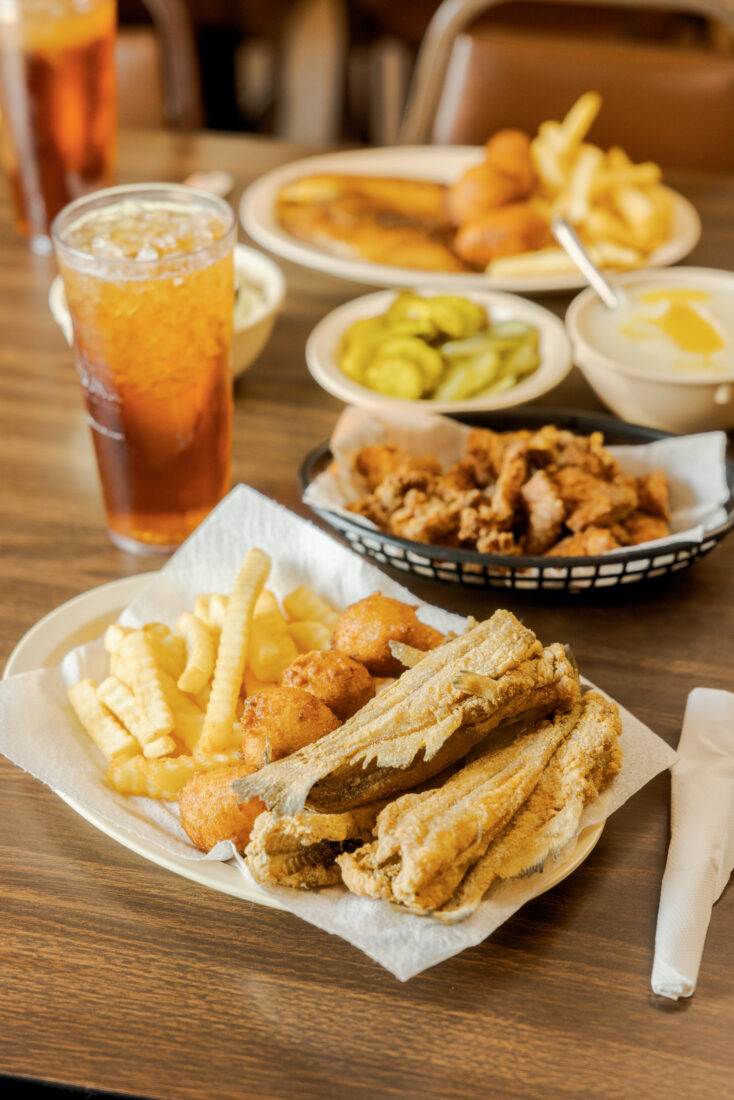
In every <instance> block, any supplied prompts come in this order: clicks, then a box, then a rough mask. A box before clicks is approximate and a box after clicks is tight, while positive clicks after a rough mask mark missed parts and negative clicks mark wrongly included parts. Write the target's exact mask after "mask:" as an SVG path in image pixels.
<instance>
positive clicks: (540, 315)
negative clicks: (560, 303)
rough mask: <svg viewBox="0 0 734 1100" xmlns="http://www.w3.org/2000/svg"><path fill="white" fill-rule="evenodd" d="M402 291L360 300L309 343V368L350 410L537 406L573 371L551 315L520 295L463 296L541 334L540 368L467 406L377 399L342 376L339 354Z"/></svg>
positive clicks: (420, 290)
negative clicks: (351, 331)
mask: <svg viewBox="0 0 734 1100" xmlns="http://www.w3.org/2000/svg"><path fill="white" fill-rule="evenodd" d="M399 293H400V291H398V290H380V291H378V292H377V293H375V294H365V295H364V296H363V297H361V298H354V299H353V300H352V301H351V302H347V303H346V304H345V305H343V306H339V308H338V309H335V310H333V311H332V312H331V313H329V314H327V315H326V317H324V318H323V320H322V321H320V322H319V323H318V325H317V326H316V328H315V329H314V330H313V331H312V333H311V335H310V336H309V338H308V341H307V343H306V363H307V364H308V369H309V370H310V371H311V374H312V375H313V377H314V378H315V379H316V381H317V382H318V383H319V385H320V386H322V387H323V388H324V389H325V390H327V391H328V392H329V393H330V394H332V395H333V396H334V397H338V398H339V399H340V400H341V401H345V402H346V403H347V404H348V405H359V406H360V407H361V408H368V409H374V410H376V411H380V412H399V413H405V412H413V411H414V410H415V411H419V412H426V413H459V412H489V411H492V410H494V409H509V408H512V407H513V406H515V405H522V404H524V403H525V402H526V401H532V400H533V398H535V397H540V395H541V394H543V393H547V392H548V390H552V389H553V387H554V386H557V385H558V383H559V382H561V381H562V380H563V379H564V378H565V377H566V375H567V374H568V372H569V370H570V369H571V345H570V343H569V340H568V336H567V335H566V330H565V328H564V326H563V322H562V321H560V320H559V319H558V318H557V317H556V316H555V315H554V314H553V313H550V312H549V310H547V309H544V308H543V307H542V306H538V305H536V304H535V303H534V302H528V301H527V300H526V299H525V298H519V297H517V296H516V295H515V294H503V293H501V292H500V291H498V290H484V291H480V290H464V289H463V288H462V290H461V291H460V294H461V296H462V297H464V298H470V299H471V300H472V301H473V302H477V303H478V304H479V305H481V306H484V308H485V309H486V311H487V313H488V315H489V317H490V319H491V321H493V322H494V321H509V320H514V321H525V322H527V323H528V324H530V325H534V327H535V328H536V329H537V330H538V335H539V338H540V366H539V367H538V369H537V370H536V371H534V372H533V374H531V375H529V376H528V377H527V378H524V379H523V380H522V381H521V382H518V384H517V385H516V386H513V388H512V389H511V390H507V391H506V392H505V393H499V394H494V395H491V396H489V397H472V398H468V399H467V400H465V401H433V400H431V399H430V398H417V399H416V400H407V399H405V398H402V397H388V396H387V395H386V394H384V393H375V391H374V390H370V389H368V388H367V387H366V386H360V384H359V383H358V382H354V381H352V379H351V378H348V377H347V376H346V374H344V373H343V371H342V370H341V368H340V366H339V364H338V362H337V352H338V348H339V343H340V341H341V338H342V335H343V333H344V331H345V330H346V329H347V328H349V326H350V325H351V324H352V322H353V321H360V320H362V319H363V318H366V317H376V316H378V314H381V313H384V312H385V311H386V310H387V309H388V307H389V306H390V305H391V304H392V303H393V301H394V300H395V298H396V297H397V295H398V294H399ZM413 293H414V294H420V295H422V296H423V297H432V296H435V295H436V294H442V293H447V294H453V293H454V291H442V290H441V289H440V288H439V287H435V286H434V287H416V288H415V289H414V291H413Z"/></svg>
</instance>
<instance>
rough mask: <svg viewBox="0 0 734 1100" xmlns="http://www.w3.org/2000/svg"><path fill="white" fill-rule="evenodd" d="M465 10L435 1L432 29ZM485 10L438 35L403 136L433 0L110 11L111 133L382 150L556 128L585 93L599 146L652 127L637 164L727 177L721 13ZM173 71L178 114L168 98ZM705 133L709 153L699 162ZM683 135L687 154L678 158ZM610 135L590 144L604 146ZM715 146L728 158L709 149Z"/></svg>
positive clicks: (144, 5)
mask: <svg viewBox="0 0 734 1100" xmlns="http://www.w3.org/2000/svg"><path fill="white" fill-rule="evenodd" d="M461 6H462V5H461V0H444V3H443V5H441V9H442V11H441V13H439V16H438V17H437V19H438V21H439V22H441V21H442V20H443V23H444V24H445V23H446V19H447V18H448V16H450V15H451V14H452V12H453V13H455V12H456V10H457V9H458V8H460V7H461ZM464 6H465V7H466V8H468V9H473V10H477V9H478V8H480V7H481V6H482V5H481V4H477V3H476V2H475V3H474V4H473V5H472V4H471V3H469V4H468V5H464ZM487 7H489V9H490V10H486V11H484V12H483V13H481V14H480V15H479V16H478V17H476V18H469V19H468V23H467V25H466V26H465V27H460V28H459V29H458V31H457V30H456V28H455V27H454V28H451V27H450V28H448V30H445V41H444V42H442V43H441V45H440V52H442V54H445V56H444V57H443V59H442V62H441V64H440V65H438V64H437V62H436V58H435V57H434V58H433V67H434V69H436V72H435V73H434V74H433V75H434V76H435V80H434V81H433V83H434V84H436V85H438V84H440V89H437V90H436V98H435V102H433V103H431V104H430V107H429V106H427V105H426V104H423V108H424V110H423V113H424V115H425V112H426V111H429V113H430V119H429V121H427V122H426V121H425V120H424V121H423V123H422V124H421V125H418V128H417V129H416V125H417V124H416V125H414V126H413V132H410V133H408V132H406V131H405V129H403V131H402V133H401V120H404V112H405V109H406V103H407V102H408V99H409V93H410V89H411V81H412V79H413V77H414V75H415V66H416V58H417V57H418V54H419V50H420V48H421V44H422V43H423V42H424V40H425V36H426V32H427V30H428V28H429V26H430V25H431V20H432V19H433V17H434V16H435V15H436V12H437V9H438V8H439V3H438V2H437V0H145V2H143V0H120V3H119V8H120V36H119V43H118V47H117V49H118V58H117V61H118V75H119V85H120V112H121V123H122V124H123V125H125V124H128V125H138V126H156V125H159V124H160V123H161V122H165V121H167V122H168V123H169V124H178V125H182V126H184V127H186V126H198V125H202V124H203V125H204V126H206V127H208V128H210V129H214V130H229V131H246V132H249V133H262V134H273V135H277V136H280V137H287V138H297V139H298V140H301V141H313V142H316V143H341V142H343V143H354V142H365V143H370V144H377V145H382V144H390V143H393V142H395V141H397V140H399V139H400V138H401V136H402V137H403V138H408V139H409V140H436V141H448V142H474V141H478V140H483V137H484V136H485V135H486V134H489V133H491V132H492V131H493V129H496V128H497V127H498V126H505V125H512V126H522V127H525V128H527V129H529V130H532V129H534V128H535V126H537V124H538V122H540V121H541V120H542V119H544V118H548V117H560V116H561V115H562V114H563V112H564V111H565V109H566V108H567V107H568V104H569V103H571V102H573V100H574V98H575V97H576V96H577V95H578V94H579V93H580V92H582V91H584V90H586V88H588V87H592V86H594V87H596V89H597V90H598V91H600V92H601V93H602V95H603V96H604V102H605V109H604V112H603V125H604V127H605V128H606V129H607V130H608V131H609V134H614V132H615V131H616V132H617V133H619V132H620V126H619V122H620V116H624V121H625V127H624V132H625V135H626V144H627V146H628V151H629V152H630V154H631V155H632V156H633V157H634V156H635V155H636V154H637V148H636V145H637V141H636V140H635V137H634V130H635V128H639V129H643V130H644V129H645V123H646V119H647V122H648V124H651V128H654V129H660V128H662V129H663V130H665V131H669V133H668V135H667V137H666V135H665V134H658V136H657V140H656V142H655V144H654V145H653V147H650V144H649V140H648V137H647V134H644V135H641V140H640V145H642V138H644V141H645V142H647V144H646V148H645V150H644V155H645V156H648V157H649V156H653V157H655V158H656V159H658V160H660V162H661V163H662V164H663V165H666V163H668V164H670V163H674V162H675V161H676V160H677V161H678V162H680V161H681V159H686V160H688V161H692V162H693V163H694V164H696V163H697V161H698V160H699V159H700V158H701V157H702V158H703V159H704V160H707V161H708V163H706V164H702V165H701V166H702V167H708V168H712V167H713V168H724V167H731V166H734V153H732V147H733V146H734V143H732V142H731V140H730V136H731V134H732V132H734V50H733V49H732V35H731V32H730V30H729V29H727V28H726V26H725V25H723V23H722V22H719V21H718V20H717V18H716V15H717V9H718V8H719V7H721V10H722V11H724V10H725V5H724V4H723V3H722V4H721V5H719V4H717V3H715V2H713V0H706V2H705V3H701V2H700V0H690V3H681V2H680V0H678V2H672V3H666V4H665V5H662V6H661V5H659V4H651V5H641V4H639V3H637V2H635V0H626V2H624V3H620V5H619V6H612V5H610V4H607V3H603V4H598V3H597V4H593V3H589V4H586V3H579V2H578V0H577V2H574V3H557V4H556V3H539V2H530V0H514V2H512V0H511V2H508V3H502V4H499V5H496V6H491V5H487ZM729 18H730V19H731V15H730V16H729ZM464 21H466V19H465V18H464ZM724 22H725V21H724ZM432 33H433V35H434V38H435V36H436V34H437V27H436V20H434V27H433V31H432ZM187 37H188V38H189V39H190V50H187V47H186V39H187ZM172 67H176V68H177V69H178V70H179V71H178V85H179V89H180V88H181V87H183V89H184V91H183V93H181V92H180V90H179V93H178V96H179V100H183V101H185V102H184V103H183V104H182V103H181V102H178V103H177V102H175V98H176V94H177V93H176V92H175V91H174V92H172V91H171V90H170V84H171V73H170V69H171V68H172ZM444 70H445V74H444ZM167 81H168V84H169V90H168V92H167V93H166V94H164V95H163V96H161V95H160V94H159V91H158V89H159V88H160V87H161V86H163V87H165V85H166V82H167ZM423 94H424V95H425V89H424V92H423ZM678 100H681V103H680V109H681V110H682V111H683V115H682V116H681V115H680V114H679V113H678V106H677V101H678ZM686 104H688V107H686ZM413 106H415V104H413ZM701 110H704V111H706V112H707V116H708V117H706V116H702V115H701ZM182 111H183V114H182ZM661 111H662V112H664V114H661ZM671 111H672V112H674V113H672V114H671ZM419 113H420V112H419ZM702 117H704V118H705V121H704V124H703V127H702V126H701V118H702ZM671 119H675V121H671ZM694 119H695V121H693V120H694ZM413 122H414V123H415V119H414V120H413ZM689 124H690V125H689ZM403 125H404V127H405V125H406V122H405V120H404V123H403ZM601 125H602V121H601V120H600V126H601ZM630 128H631V129H632V137H631V138H627V134H629V132H630ZM702 129H703V130H704V131H705V136H706V141H705V145H706V146H707V147H708V150H709V152H708V153H706V152H704V150H703V149H701V151H700V153H697V144H698V143H697V139H696V134H695V131H696V130H699V131H700V130H702ZM418 131H421V132H418ZM680 131H685V132H686V140H685V142H684V143H683V144H684V145H685V144H686V143H688V144H689V145H691V146H692V147H691V148H689V149H688V150H687V152H686V153H685V155H684V153H682V152H681V151H680V148H679V147H680V146H681V137H680ZM607 136H608V135H606V134H604V133H601V132H600V131H599V132H597V131H596V130H595V132H594V139H595V140H596V141H599V142H600V143H601V144H605V143H606V141H607ZM719 137H720V138H721V142H720V144H722V145H724V146H725V148H724V149H720V150H718V151H717V150H716V149H712V146H714V145H716V144H717V138H719ZM609 140H612V139H611V138H610V139H609ZM701 144H702V145H703V144H704V142H703V141H702V142H701ZM671 158H672V160H671ZM686 166H690V165H686Z"/></svg>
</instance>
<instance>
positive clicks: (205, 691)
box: [191, 680, 212, 713]
mask: <svg viewBox="0 0 734 1100" xmlns="http://www.w3.org/2000/svg"><path fill="white" fill-rule="evenodd" d="M211 694H212V684H211V680H210V681H209V683H208V684H205V685H204V687H203V688H202V689H201V691H197V692H195V693H194V694H193V695H192V696H191V698H192V699H193V700H194V702H195V703H196V705H197V707H199V709H200V710H201V711H202V712H203V713H206V708H207V707H208V706H209V700H210V698H211Z"/></svg>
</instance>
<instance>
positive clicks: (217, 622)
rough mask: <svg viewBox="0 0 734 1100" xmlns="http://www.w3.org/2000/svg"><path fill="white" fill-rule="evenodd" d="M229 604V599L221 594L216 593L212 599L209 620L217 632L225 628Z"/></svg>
mask: <svg viewBox="0 0 734 1100" xmlns="http://www.w3.org/2000/svg"><path fill="white" fill-rule="evenodd" d="M228 604H229V597H228V596H222V595H221V593H219V592H215V593H214V595H213V596H212V598H211V602H210V604H209V619H210V623H211V626H212V627H214V628H215V629H216V630H220V631H221V629H222V627H223V626H224V620H225V617H226V615H227V606H228Z"/></svg>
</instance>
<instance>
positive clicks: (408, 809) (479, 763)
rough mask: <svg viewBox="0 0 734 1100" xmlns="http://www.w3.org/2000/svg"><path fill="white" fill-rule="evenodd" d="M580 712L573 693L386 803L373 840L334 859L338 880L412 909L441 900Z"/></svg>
mask: <svg viewBox="0 0 734 1100" xmlns="http://www.w3.org/2000/svg"><path fill="white" fill-rule="evenodd" d="M580 714H581V705H580V702H579V700H578V698H577V700H576V702H575V705H574V706H572V707H571V708H570V709H569V710H565V711H558V712H556V714H555V715H554V716H553V717H552V718H551V719H545V720H542V721H540V722H539V723H538V722H535V723H533V724H532V725H531V726H530V728H528V729H526V730H525V731H524V732H522V733H521V734H520V735H519V736H517V737H515V738H513V739H512V740H511V741H510V743H509V744H505V745H502V746H499V747H495V748H488V749H487V750H486V751H484V752H483V753H482V754H481V755H480V756H479V757H478V758H477V759H476V760H473V761H472V762H471V763H470V764H466V765H465V766H464V767H463V768H461V770H460V771H458V772H456V774H455V775H453V776H452V777H451V779H449V780H448V782H447V783H446V784H444V786H443V787H441V788H439V789H438V790H434V791H427V792H425V793H424V794H415V793H409V794H406V795H403V796H402V798H398V799H396V800H395V801H394V802H391V803H390V804H389V805H388V806H386V807H385V809H384V810H382V811H381V813H380V814H379V816H378V818H377V825H376V829H375V833H376V837H377V839H376V841H374V842H372V843H371V844H368V845H366V846H365V848H364V849H358V850H357V851H356V852H354V853H353V854H344V855H342V856H339V857H338V860H337V862H338V863H339V864H340V866H341V869H342V878H343V880H344V882H345V884H346V885H347V886H348V887H349V889H350V890H352V891H353V892H355V893H364V894H367V895H368V896H370V897H380V898H387V899H389V900H392V901H396V902H398V903H400V904H401V905H403V906H405V907H406V908H408V909H411V910H413V911H417V912H426V911H433V910H436V909H439V908H440V907H441V906H443V905H445V904H446V903H447V902H448V901H449V899H450V898H451V897H452V895H453V894H454V891H455V890H456V888H457V886H458V885H459V883H460V882H461V880H462V879H463V877H464V875H465V874H466V873H467V871H468V870H469V869H470V868H471V867H473V866H474V864H475V863H476V862H477V860H479V859H480V858H481V857H482V856H483V855H484V853H485V852H486V851H487V849H488V848H489V846H490V844H491V843H492V841H493V840H494V839H495V838H496V837H497V836H499V834H500V833H501V832H502V830H503V829H504V828H505V826H506V825H507V824H508V823H509V821H510V820H511V819H512V818H513V816H514V815H515V814H516V813H517V811H518V810H519V809H520V807H521V806H522V805H523V803H524V802H525V801H526V799H528V798H529V796H530V794H531V793H532V791H533V790H534V788H535V787H536V786H537V784H538V782H539V781H540V778H541V775H542V774H543V771H544V769H545V767H546V765H547V763H548V761H549V760H550V758H551V757H552V756H553V754H554V752H555V751H556V749H557V748H558V746H559V745H560V744H561V743H562V742H563V741H564V740H565V738H566V737H567V736H568V735H569V734H570V732H571V730H572V729H573V728H574V726H575V725H576V724H577V722H578V720H579V717H580Z"/></svg>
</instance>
